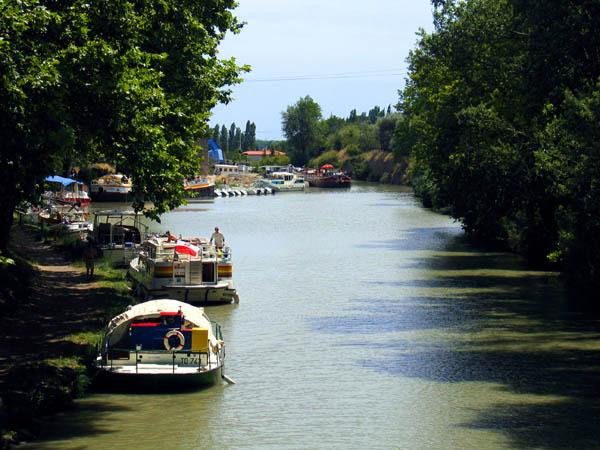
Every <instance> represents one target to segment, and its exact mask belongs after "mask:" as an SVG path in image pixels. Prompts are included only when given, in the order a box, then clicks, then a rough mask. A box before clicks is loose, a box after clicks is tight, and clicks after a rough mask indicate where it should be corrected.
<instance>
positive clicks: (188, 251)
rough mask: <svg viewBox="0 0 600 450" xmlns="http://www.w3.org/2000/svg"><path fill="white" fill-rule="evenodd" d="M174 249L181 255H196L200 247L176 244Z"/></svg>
mask: <svg viewBox="0 0 600 450" xmlns="http://www.w3.org/2000/svg"><path fill="white" fill-rule="evenodd" d="M175 251H176V252H177V253H179V254H182V255H190V256H197V255H198V252H199V251H200V249H199V248H198V247H196V246H195V245H192V244H177V245H176V246H175Z"/></svg>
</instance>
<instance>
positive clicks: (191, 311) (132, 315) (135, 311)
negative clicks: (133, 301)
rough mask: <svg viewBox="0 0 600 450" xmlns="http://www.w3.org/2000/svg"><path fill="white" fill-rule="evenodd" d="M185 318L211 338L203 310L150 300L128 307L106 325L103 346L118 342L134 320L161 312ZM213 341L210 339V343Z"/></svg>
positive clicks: (186, 304)
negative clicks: (206, 330)
mask: <svg viewBox="0 0 600 450" xmlns="http://www.w3.org/2000/svg"><path fill="white" fill-rule="evenodd" d="M178 311H181V313H182V314H183V315H184V316H185V319H186V320H187V321H189V322H191V323H193V324H194V326H196V327H199V328H208V330H209V331H208V332H209V336H210V337H211V338H212V337H213V336H212V327H211V325H210V320H209V318H208V317H207V316H206V314H204V308H198V307H196V306H192V305H190V304H188V303H184V302H180V301H178V300H169V299H161V300H150V301H149V302H144V303H140V304H138V305H133V306H130V307H129V308H128V309H127V310H126V311H125V312H122V313H121V314H119V315H118V316H116V317H113V319H112V320H111V321H110V323H109V324H108V327H107V328H106V337H105V342H104V344H105V345H106V344H107V342H106V341H108V344H109V345H112V344H115V343H117V342H119V341H120V340H121V339H122V338H123V336H124V335H125V333H127V331H128V327H129V324H130V323H131V321H132V320H134V319H143V318H146V317H156V316H159V315H160V313H161V312H178ZM212 340H213V339H211V341H212Z"/></svg>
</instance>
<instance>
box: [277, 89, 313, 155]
mask: <svg viewBox="0 0 600 450" xmlns="http://www.w3.org/2000/svg"><path fill="white" fill-rule="evenodd" d="M281 117H282V129H283V133H284V135H285V136H286V138H287V140H288V143H289V144H290V151H291V160H292V164H295V165H297V166H303V165H304V164H306V162H307V161H308V160H309V159H311V158H312V157H313V156H314V155H315V154H316V150H317V149H318V146H319V143H320V133H319V131H320V130H319V121H320V120H321V107H320V106H319V104H318V103H316V102H315V101H314V100H313V99H312V98H311V97H310V96H308V95H307V96H306V97H304V98H301V99H300V100H298V101H297V102H296V103H295V104H294V105H291V106H288V107H287V110H286V111H285V112H283V113H281Z"/></svg>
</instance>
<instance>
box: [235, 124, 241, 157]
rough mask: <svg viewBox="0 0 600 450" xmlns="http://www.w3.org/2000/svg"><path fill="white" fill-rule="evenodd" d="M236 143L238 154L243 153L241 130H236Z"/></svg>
mask: <svg viewBox="0 0 600 450" xmlns="http://www.w3.org/2000/svg"><path fill="white" fill-rule="evenodd" d="M233 142H234V149H235V150H236V151H237V152H241V151H242V130H241V129H240V128H237V127H236V129H235V137H234V139H233Z"/></svg>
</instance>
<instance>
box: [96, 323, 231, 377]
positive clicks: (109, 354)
mask: <svg viewBox="0 0 600 450" xmlns="http://www.w3.org/2000/svg"><path fill="white" fill-rule="evenodd" d="M218 329H219V332H220V326H219V327H218ZM209 345H210V344H209ZM215 348H216V352H214V354H215V355H216V357H217V358H216V362H214V361H211V358H210V355H211V352H210V350H208V349H207V350H206V351H204V352H202V351H192V350H170V351H168V350H142V349H141V348H138V347H136V348H135V350H132V349H130V348H117V347H111V348H108V349H107V351H106V362H107V365H108V366H109V367H110V369H111V370H112V368H113V365H119V364H118V361H122V360H123V359H122V358H118V357H116V356H115V354H121V355H123V354H127V355H131V353H135V373H138V369H139V367H140V366H143V365H144V362H143V361H140V355H147V354H156V355H164V354H171V361H172V362H171V367H172V371H173V373H175V369H176V367H178V366H179V365H178V364H177V363H176V361H177V355H186V358H190V357H191V355H197V356H198V369H199V370H201V369H205V368H206V369H208V370H211V369H212V367H213V366H214V365H218V364H219V362H221V360H222V358H221V352H222V351H223V348H222V347H221V346H220V345H218V346H216V347H215ZM203 356H204V357H206V364H202V357H203ZM148 364H153V363H148ZM154 364H155V363H154ZM185 367H189V366H185Z"/></svg>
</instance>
